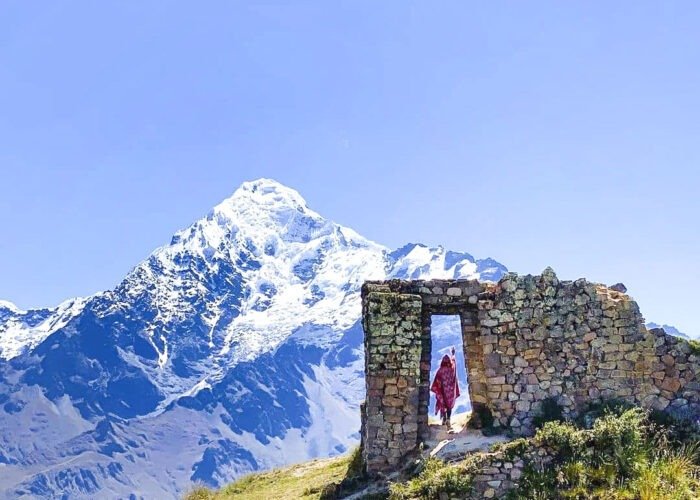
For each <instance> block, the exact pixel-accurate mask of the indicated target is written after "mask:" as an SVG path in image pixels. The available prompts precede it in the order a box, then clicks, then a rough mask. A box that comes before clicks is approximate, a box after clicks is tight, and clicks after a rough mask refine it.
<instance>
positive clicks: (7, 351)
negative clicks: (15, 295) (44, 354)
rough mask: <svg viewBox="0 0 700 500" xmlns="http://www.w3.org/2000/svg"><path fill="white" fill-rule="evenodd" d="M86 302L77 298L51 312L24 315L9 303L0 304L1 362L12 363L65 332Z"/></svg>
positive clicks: (32, 312) (31, 310)
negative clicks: (24, 353)
mask: <svg viewBox="0 0 700 500" xmlns="http://www.w3.org/2000/svg"><path fill="white" fill-rule="evenodd" d="M86 302H87V299H84V298H80V297H78V298H75V299H70V300H66V301H65V302H63V303H61V304H60V305H58V307H53V308H51V309H30V310H28V311H23V310H21V309H19V308H18V307H17V306H15V305H14V304H12V303H11V302H7V301H0V358H4V359H12V358H14V357H16V356H18V355H19V354H21V353H22V352H24V351H25V350H28V349H31V348H33V347H35V346H37V345H38V344H40V343H41V342H42V341H43V340H44V339H45V338H46V337H48V336H49V335H51V334H52V333H54V332H55V331H57V330H58V329H60V328H63V327H64V326H66V325H67V324H68V322H69V321H70V320H71V319H72V318H73V317H75V316H77V315H78V314H79V313H80V312H81V311H82V310H83V308H84V307H85V303H86Z"/></svg>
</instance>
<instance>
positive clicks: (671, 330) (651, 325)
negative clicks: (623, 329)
mask: <svg viewBox="0 0 700 500" xmlns="http://www.w3.org/2000/svg"><path fill="white" fill-rule="evenodd" d="M647 328H649V329H651V328H663V329H664V330H665V331H666V333H670V334H671V335H675V336H676V337H682V338H684V339H690V338H697V336H696V335H688V334H685V333H683V332H680V331H678V328H676V327H675V326H671V325H659V324H658V323H654V322H651V321H650V322H649V323H647Z"/></svg>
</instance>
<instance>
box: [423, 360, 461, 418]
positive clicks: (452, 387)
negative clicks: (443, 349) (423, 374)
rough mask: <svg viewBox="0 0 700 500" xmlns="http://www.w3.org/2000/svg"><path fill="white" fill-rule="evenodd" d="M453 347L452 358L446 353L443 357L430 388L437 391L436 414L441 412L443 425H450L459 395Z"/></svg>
mask: <svg viewBox="0 0 700 500" xmlns="http://www.w3.org/2000/svg"><path fill="white" fill-rule="evenodd" d="M454 353H455V349H454V347H453V348H452V358H450V356H448V355H447V354H445V355H444V356H443V357H442V362H441V363H440V368H438V371H437V373H436V374H435V379H434V380H433V385H432V386H430V390H431V391H432V392H434V393H435V399H436V400H437V402H436V403H435V414H436V415H437V414H438V413H440V418H441V419H442V425H446V426H448V427H449V426H450V417H451V416H452V408H453V407H454V405H455V400H456V399H457V398H458V397H459V382H458V381H457V363H456V360H455V357H454Z"/></svg>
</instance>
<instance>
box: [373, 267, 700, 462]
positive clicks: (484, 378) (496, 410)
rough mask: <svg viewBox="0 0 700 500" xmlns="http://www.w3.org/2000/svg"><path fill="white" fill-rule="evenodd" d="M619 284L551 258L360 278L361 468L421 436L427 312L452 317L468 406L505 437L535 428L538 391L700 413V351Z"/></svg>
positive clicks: (577, 402)
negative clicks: (493, 273) (537, 269)
mask: <svg viewBox="0 0 700 500" xmlns="http://www.w3.org/2000/svg"><path fill="white" fill-rule="evenodd" d="M625 291H626V290H625V288H624V286H622V285H616V286H614V287H611V288H608V287H606V286H604V285H600V284H597V283H591V282H588V281H586V280H585V279H579V280H576V281H560V280H559V279H557V276H556V275H555V273H554V271H552V269H550V268H547V269H546V270H545V271H544V272H543V273H542V275H541V276H531V275H527V276H518V275H517V274H514V273H509V274H507V275H505V276H504V277H503V278H502V279H501V280H500V281H499V282H498V283H485V282H483V283H482V282H479V281H476V280H429V281H423V280H417V281H402V280H390V281H370V282H366V283H365V284H364V285H363V287H362V315H363V319H362V322H363V328H364V332H365V339H364V346H365V382H366V389H367V397H366V400H365V402H364V404H363V405H362V409H361V412H362V429H361V436H362V437H361V439H362V454H363V459H364V461H365V465H366V467H367V472H368V473H369V474H372V475H376V474H378V473H389V472H392V471H395V470H398V469H400V468H401V467H402V466H403V465H405V461H406V458H407V457H410V456H412V455H413V454H415V453H416V452H417V451H418V450H419V448H420V444H421V443H422V442H423V441H424V440H426V439H427V437H428V432H429V429H428V404H429V397H430V392H429V384H430V360H431V334H430V324H431V317H432V316H433V315H458V316H459V318H460V320H461V327H462V345H463V350H464V360H465V363H466V366H465V368H466V373H467V380H468V383H469V398H470V400H471V404H472V408H473V412H474V414H476V415H480V416H481V417H482V419H483V420H485V421H488V420H491V419H490V418H489V416H490V417H492V425H493V426H495V427H497V428H500V429H501V430H504V431H506V430H507V431H509V432H510V433H511V434H513V435H516V436H518V435H521V436H522V435H529V434H531V433H532V432H533V417H535V416H536V415H537V414H538V412H539V410H540V405H541V402H542V401H543V400H544V399H546V398H554V399H555V400H556V401H557V403H558V404H559V405H560V406H561V407H562V408H563V411H564V415H565V416H566V417H571V418H575V417H576V416H577V415H578V414H579V412H581V411H582V410H584V409H585V408H586V407H587V406H588V405H589V404H590V403H595V402H601V401H603V400H611V399H614V400H624V401H626V402H629V403H634V404H638V405H640V406H643V407H646V408H654V409H658V410H664V411H668V412H673V413H677V414H680V415H682V416H686V417H687V416H692V417H696V416H698V415H700V378H699V375H700V353H696V350H695V348H694V346H693V345H691V344H690V343H689V342H687V341H685V340H683V339H679V338H676V337H673V336H671V335H667V334H666V333H665V332H664V331H663V330H662V329H653V330H647V329H646V327H645V326H644V319H643V318H642V315H641V314H640V312H639V307H638V306H637V304H636V303H635V302H634V301H633V300H632V299H630V297H629V296H627V295H626V294H625V293H624V292H625ZM475 423H476V425H478V424H479V422H478V419H476V420H475Z"/></svg>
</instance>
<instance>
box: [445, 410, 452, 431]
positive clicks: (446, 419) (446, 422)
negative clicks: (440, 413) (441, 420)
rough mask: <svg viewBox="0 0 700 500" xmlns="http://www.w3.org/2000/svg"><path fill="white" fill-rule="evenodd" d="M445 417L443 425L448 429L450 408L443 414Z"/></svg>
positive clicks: (450, 414)
mask: <svg viewBox="0 0 700 500" xmlns="http://www.w3.org/2000/svg"><path fill="white" fill-rule="evenodd" d="M445 416H446V418H445V425H447V427H449V426H450V417H451V416H452V408H449V409H448V410H447V411H446V412H445Z"/></svg>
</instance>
